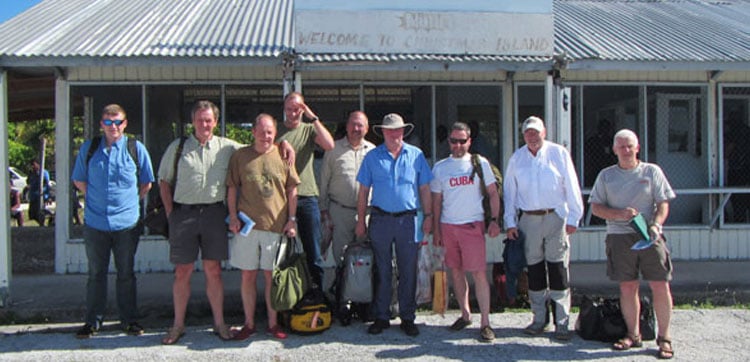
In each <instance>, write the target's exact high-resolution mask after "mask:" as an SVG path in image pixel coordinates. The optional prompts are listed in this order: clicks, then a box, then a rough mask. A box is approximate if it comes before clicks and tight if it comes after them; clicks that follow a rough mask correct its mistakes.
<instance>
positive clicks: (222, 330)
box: [214, 324, 234, 341]
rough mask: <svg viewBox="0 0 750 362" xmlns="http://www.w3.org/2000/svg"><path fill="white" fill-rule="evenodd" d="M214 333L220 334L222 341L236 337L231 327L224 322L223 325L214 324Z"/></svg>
mask: <svg viewBox="0 0 750 362" xmlns="http://www.w3.org/2000/svg"><path fill="white" fill-rule="evenodd" d="M214 334H215V335H217V336H219V339H221V340H222V341H231V340H233V339H234V333H232V331H230V330H229V327H228V326H227V325H226V324H224V325H222V326H218V327H217V326H214Z"/></svg>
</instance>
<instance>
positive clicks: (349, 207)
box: [331, 200, 357, 210]
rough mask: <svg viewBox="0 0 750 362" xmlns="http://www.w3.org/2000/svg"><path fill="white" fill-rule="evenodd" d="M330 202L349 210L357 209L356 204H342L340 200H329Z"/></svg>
mask: <svg viewBox="0 0 750 362" xmlns="http://www.w3.org/2000/svg"><path fill="white" fill-rule="evenodd" d="M331 202H332V203H334V204H336V205H339V206H341V207H343V208H345V209H349V210H356V209H357V207H356V206H346V205H344V204H342V203H340V202H336V201H334V200H331Z"/></svg>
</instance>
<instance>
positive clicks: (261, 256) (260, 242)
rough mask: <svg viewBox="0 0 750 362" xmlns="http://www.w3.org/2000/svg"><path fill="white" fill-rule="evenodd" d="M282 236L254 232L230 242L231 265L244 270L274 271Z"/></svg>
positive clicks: (266, 232)
mask: <svg viewBox="0 0 750 362" xmlns="http://www.w3.org/2000/svg"><path fill="white" fill-rule="evenodd" d="M281 237H282V235H281V234H278V233H272V232H270V231H263V230H252V231H250V234H248V235H247V236H242V235H240V234H235V235H234V237H233V238H232V239H230V240H229V264H230V265H231V266H233V267H235V268H239V269H242V270H258V269H261V270H273V263H274V259H276V252H277V251H278V250H279V242H280V241H281Z"/></svg>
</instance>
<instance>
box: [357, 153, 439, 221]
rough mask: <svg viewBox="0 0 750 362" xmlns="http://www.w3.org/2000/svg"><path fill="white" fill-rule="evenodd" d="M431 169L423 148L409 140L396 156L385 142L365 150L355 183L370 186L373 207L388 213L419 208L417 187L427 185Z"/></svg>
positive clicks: (430, 176) (430, 177)
mask: <svg viewBox="0 0 750 362" xmlns="http://www.w3.org/2000/svg"><path fill="white" fill-rule="evenodd" d="M431 180H432V171H431V170H430V166H429V165H428V164H427V160H426V159H425V158H424V154H422V151H421V150H420V149H419V148H417V147H414V146H412V145H410V144H408V143H404V144H403V148H402V149H401V152H400V153H399V155H398V157H397V158H396V159H393V157H391V154H390V153H389V152H388V149H387V148H386V147H385V143H383V144H381V145H380V146H378V147H375V149H373V150H372V151H370V152H369V153H367V155H366V156H365V159H364V160H363V161H362V166H361V167H360V169H359V173H358V174H357V182H359V183H360V184H361V185H363V186H367V187H370V188H371V189H372V201H371V204H372V206H377V207H379V208H381V209H383V210H385V211H387V212H401V211H406V210H415V209H419V208H420V205H419V186H422V185H426V184H429V183H430V181H431Z"/></svg>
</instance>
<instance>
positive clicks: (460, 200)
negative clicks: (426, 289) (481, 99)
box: [430, 122, 500, 342]
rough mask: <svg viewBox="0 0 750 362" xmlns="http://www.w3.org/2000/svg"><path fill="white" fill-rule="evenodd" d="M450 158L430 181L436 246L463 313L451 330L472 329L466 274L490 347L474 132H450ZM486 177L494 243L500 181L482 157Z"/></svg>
mask: <svg viewBox="0 0 750 362" xmlns="http://www.w3.org/2000/svg"><path fill="white" fill-rule="evenodd" d="M448 142H449V143H450V148H451V156H450V157H448V158H446V159H443V160H441V161H439V162H438V163H436V164H435V167H434V168H433V170H432V173H433V175H434V176H435V178H433V179H432V181H430V190H431V191H432V210H433V212H434V213H435V217H434V218H433V220H434V226H433V230H434V235H433V243H434V245H435V246H444V247H445V265H447V266H448V267H449V268H450V269H451V275H452V277H453V287H454V289H455V290H454V291H455V293H456V299H458V304H459V305H460V307H461V317H459V318H458V319H457V320H456V321H455V322H454V323H453V325H451V326H450V329H452V330H455V331H458V330H461V329H464V328H466V327H467V326H469V325H470V324H471V310H470V308H469V284H468V282H467V280H466V273H467V272H468V273H471V274H472V276H473V277H474V286H475V288H476V291H475V293H476V297H477V301H478V303H479V310H480V312H481V323H480V329H479V330H480V333H479V336H480V337H479V340H480V341H483V342H490V341H492V340H494V339H495V333H494V332H493V331H492V328H491V327H490V319H489V312H490V287H489V283H488V282H487V273H486V268H487V256H486V250H485V239H484V230H485V225H484V209H483V208H482V199H483V196H482V187H481V185H480V177H479V175H478V174H477V172H476V171H475V170H474V166H473V164H472V160H471V157H472V155H471V154H470V153H469V147H470V146H471V130H470V129H469V126H468V125H466V124H465V123H462V122H456V123H454V124H453V126H452V127H451V133H450V136H449V138H448ZM479 163H480V165H481V167H482V174H483V175H484V184H485V185H486V188H487V197H489V198H490V209H491V211H492V219H491V221H490V223H489V225H487V231H488V233H489V235H490V237H495V236H497V235H499V234H500V225H499V224H498V217H499V215H500V197H499V194H498V190H497V183H496V181H497V180H496V179H495V175H494V174H493V173H492V168H491V167H490V164H489V162H488V161H487V160H486V159H485V158H484V157H481V156H480V157H479Z"/></svg>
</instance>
